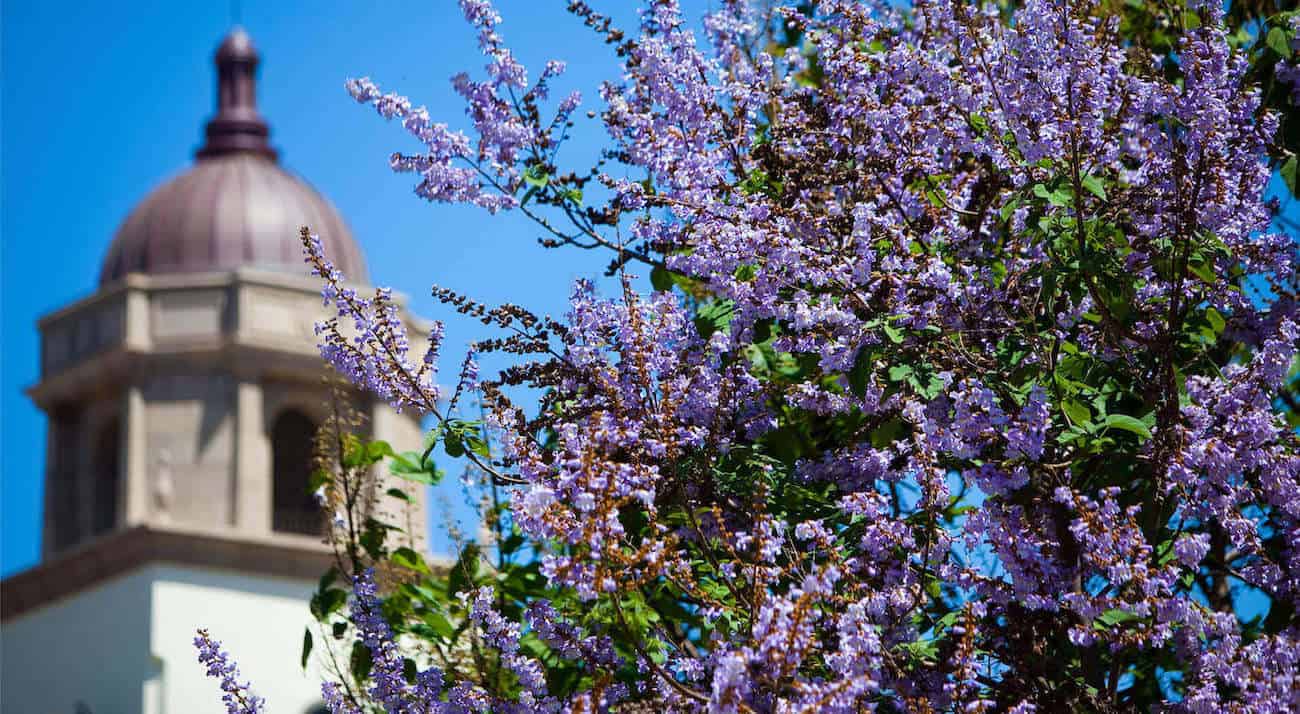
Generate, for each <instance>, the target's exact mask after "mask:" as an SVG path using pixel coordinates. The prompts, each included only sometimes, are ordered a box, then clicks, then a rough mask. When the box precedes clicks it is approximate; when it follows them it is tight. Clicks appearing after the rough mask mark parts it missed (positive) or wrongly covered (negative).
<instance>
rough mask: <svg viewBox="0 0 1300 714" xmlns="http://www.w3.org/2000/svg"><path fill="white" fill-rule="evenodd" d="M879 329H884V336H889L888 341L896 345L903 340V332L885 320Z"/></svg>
mask: <svg viewBox="0 0 1300 714" xmlns="http://www.w3.org/2000/svg"><path fill="white" fill-rule="evenodd" d="M881 329H883V330H884V331H885V336H886V337H888V338H889V341H890V342H893V343H894V344H896V345H897V344H900V343H901V342H902V341H903V333H902V331H901V330H899V329H898V328H897V327H894V326H893V325H891V324H889V323H887V322H886V323H885V324H884V325H882V326H881Z"/></svg>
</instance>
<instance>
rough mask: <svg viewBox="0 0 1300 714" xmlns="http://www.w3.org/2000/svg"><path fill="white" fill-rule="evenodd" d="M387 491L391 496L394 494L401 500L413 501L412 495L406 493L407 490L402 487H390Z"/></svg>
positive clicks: (394, 496)
mask: <svg viewBox="0 0 1300 714" xmlns="http://www.w3.org/2000/svg"><path fill="white" fill-rule="evenodd" d="M385 493H387V494H388V495H389V496H392V497H393V498H396V499H397V500H399V501H406V502H407V503H411V497H410V496H408V495H406V491H403V490H402V489H400V488H390V489H388V490H387V491H385Z"/></svg>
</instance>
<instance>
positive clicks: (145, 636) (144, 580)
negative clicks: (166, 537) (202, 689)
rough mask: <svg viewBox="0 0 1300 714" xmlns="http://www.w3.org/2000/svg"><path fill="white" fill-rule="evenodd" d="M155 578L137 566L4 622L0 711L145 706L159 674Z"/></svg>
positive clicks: (64, 713) (107, 711) (54, 712)
mask: <svg viewBox="0 0 1300 714" xmlns="http://www.w3.org/2000/svg"><path fill="white" fill-rule="evenodd" d="M152 579H153V575H152V574H151V573H149V572H146V571H136V572H134V573H131V574H128V575H125V576H122V577H119V578H114V579H112V580H109V581H106V582H104V583H101V584H99V585H97V586H96V587H94V588H91V589H88V590H86V591H84V592H82V593H79V594H78V595H77V596H75V597H71V598H67V599H64V600H60V601H58V602H56V603H54V604H52V605H50V606H48V607H43V608H40V609H39V610H35V611H32V612H28V613H25V614H23V615H21V616H19V617H15V618H13V619H11V620H9V621H7V622H5V623H4V625H3V627H0V711H4V712H6V714H8V713H9V712H13V713H14V714H76V713H77V712H78V706H79V705H84V706H85V707H87V708H88V709H89V711H91V712H93V713H94V714H113V713H115V712H123V713H126V712H132V713H134V712H139V711H143V702H144V692H145V690H146V689H147V688H148V687H149V685H150V682H151V681H152V680H154V679H155V677H156V676H157V673H158V669H157V666H156V663H155V662H154V661H153V658H152V657H151V656H150V650H149V607H150V603H151V600H152V590H153V582H152ZM0 597H2V595H0ZM83 711H84V710H83Z"/></svg>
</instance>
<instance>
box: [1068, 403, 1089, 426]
mask: <svg viewBox="0 0 1300 714" xmlns="http://www.w3.org/2000/svg"><path fill="white" fill-rule="evenodd" d="M1061 411H1063V412H1065V416H1066V418H1068V419H1069V420H1070V423H1071V424H1076V425H1077V424H1087V423H1088V422H1090V421H1092V412H1091V411H1090V410H1089V409H1088V407H1087V406H1086V405H1084V404H1082V403H1080V402H1078V401H1076V400H1074V399H1064V400H1062V401H1061Z"/></svg>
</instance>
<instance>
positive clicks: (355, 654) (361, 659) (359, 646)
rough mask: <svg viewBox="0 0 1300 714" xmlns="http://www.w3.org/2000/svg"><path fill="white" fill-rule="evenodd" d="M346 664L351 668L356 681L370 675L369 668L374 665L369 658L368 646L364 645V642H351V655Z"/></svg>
mask: <svg viewBox="0 0 1300 714" xmlns="http://www.w3.org/2000/svg"><path fill="white" fill-rule="evenodd" d="M348 664H349V666H350V668H351V670H352V676H353V677H355V678H356V680H357V681H358V682H364V681H366V678H367V677H369V676H370V668H371V667H372V666H373V665H374V661H373V660H372V659H371V658H370V648H369V647H366V645H365V643H364V642H359V641H358V642H353V643H352V657H351V658H350V659H349V661H348Z"/></svg>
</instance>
